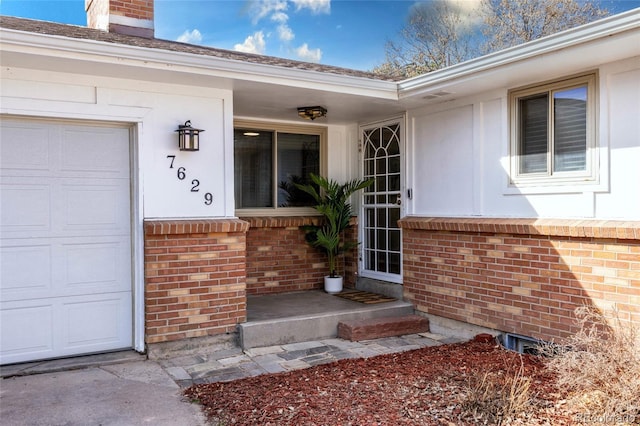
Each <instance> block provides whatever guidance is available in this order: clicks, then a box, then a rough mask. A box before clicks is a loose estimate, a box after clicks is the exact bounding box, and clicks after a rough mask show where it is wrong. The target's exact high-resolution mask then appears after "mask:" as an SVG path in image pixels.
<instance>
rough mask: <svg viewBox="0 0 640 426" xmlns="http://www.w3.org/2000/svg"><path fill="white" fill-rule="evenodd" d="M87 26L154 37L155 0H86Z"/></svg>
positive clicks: (112, 31)
mask: <svg viewBox="0 0 640 426" xmlns="http://www.w3.org/2000/svg"><path fill="white" fill-rule="evenodd" d="M84 8H85V10H86V12H87V26H88V27H89V28H95V29H98V30H103V31H109V32H111V33H118V34H126V35H133V36H138V37H145V38H153V37H154V34H153V0H84Z"/></svg>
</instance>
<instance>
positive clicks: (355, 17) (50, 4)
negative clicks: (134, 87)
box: [0, 0, 640, 70]
mask: <svg viewBox="0 0 640 426" xmlns="http://www.w3.org/2000/svg"><path fill="white" fill-rule="evenodd" d="M422 1H433V0H422ZM476 1H477V0H462V2H461V3H463V4H468V5H469V6H472V5H473V4H474V3H475V2H476ZM415 2H416V1H413V0H377V1H376V0H374V1H371V0H156V2H155V35H156V37H157V38H162V39H167V40H179V41H185V42H188V43H193V44H201V45H206V46H213V47H218V48H222V49H230V50H243V51H247V52H252V53H260V54H265V55H272V56H279V57H285V58H290V59H298V60H303V61H309V62H319V63H322V64H326V65H336V66H342V67H347V68H354V69H360V70H370V69H372V68H373V67H374V66H376V65H379V64H380V63H382V62H383V61H384V46H385V43H386V42H387V41H388V40H391V39H394V38H395V37H397V35H398V33H399V31H400V29H401V28H402V27H403V25H404V23H405V20H406V17H407V15H408V13H409V10H410V8H411V7H412V5H413V4H414V3H415ZM601 4H602V5H603V6H605V7H607V8H608V9H609V10H611V11H612V12H614V13H620V12H622V11H625V10H629V9H633V8H636V7H640V0H602V1H601ZM0 12H1V13H2V14H3V15H11V16H20V17H25V18H33V19H42V20H47V21H54V22H61V23H67V24H75V25H86V16H85V12H84V0H0Z"/></svg>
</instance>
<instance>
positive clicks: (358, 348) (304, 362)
mask: <svg viewBox="0 0 640 426" xmlns="http://www.w3.org/2000/svg"><path fill="white" fill-rule="evenodd" d="M463 340H465V339H463V338H458V337H447V336H444V335H437V334H430V333H423V334H420V335H417V334H413V335H407V336H401V337H388V338H382V339H375V340H368V341H362V342H350V341H345V340H342V339H326V340H317V341H308V342H302V343H292V344H288V345H281V346H269V347H262V348H254V349H249V350H246V351H244V352H243V351H242V350H241V349H240V348H228V347H226V348H223V349H216V348H215V347H210V348H205V347H203V348H202V350H201V351H198V352H197V354H195V355H189V356H178V357H173V358H170V359H165V360H159V361H151V360H146V359H144V358H142V357H141V356H140V355H137V354H133V353H131V352H126V353H121V354H120V355H121V356H123V357H124V359H118V354H105V355H95V356H92V357H80V358H73V359H65V360H59V361H49V362H42V363H31V364H24V365H16V366H8V367H2V368H1V369H0V373H1V374H2V376H3V377H5V378H3V379H2V381H1V382H0V423H2V424H3V425H67V426H72V425H103V426H108V425H146V424H153V425H188V426H189V425H195V426H198V425H204V424H206V422H205V419H204V417H203V415H202V413H201V411H200V407H199V406H198V405H195V404H191V403H190V402H188V401H185V400H184V398H183V397H182V393H181V389H182V388H185V387H188V386H191V385H192V384H198V383H212V382H217V381H230V380H236V379H241V378H244V377H250V376H256V375H260V374H268V373H279V372H284V371H291V370H297V369H301V368H308V367H311V366H314V365H318V364H323V363H329V362H333V361H336V360H340V359H345V358H362V357H372V356H376V355H381V354H387V353H394V352H401V351H406V350H411V349H418V348H422V347H426V346H436V345H440V344H444V343H454V342H459V341H463ZM78 368H80V369H78ZM47 371H49V372H47ZM33 373H40V374H33ZM21 374H31V375H26V376H21Z"/></svg>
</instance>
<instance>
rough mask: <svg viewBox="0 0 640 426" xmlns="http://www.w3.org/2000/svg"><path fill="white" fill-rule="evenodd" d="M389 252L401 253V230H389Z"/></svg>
mask: <svg viewBox="0 0 640 426" xmlns="http://www.w3.org/2000/svg"><path fill="white" fill-rule="evenodd" d="M389 250H393V251H398V252H399V251H400V230H399V229H391V230H389Z"/></svg>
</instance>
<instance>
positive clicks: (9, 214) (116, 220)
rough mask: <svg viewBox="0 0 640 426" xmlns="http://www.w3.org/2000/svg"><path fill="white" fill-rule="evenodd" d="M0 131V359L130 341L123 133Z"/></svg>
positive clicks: (32, 125)
mask: <svg viewBox="0 0 640 426" xmlns="http://www.w3.org/2000/svg"><path fill="white" fill-rule="evenodd" d="M1 131H2V133H1V135H0V292H1V293H0V296H1V303H0V315H1V316H0V327H1V330H0V331H1V332H2V334H1V336H0V339H1V340H0V364H9V363H14V362H24V361H31V360H37V359H45V358H54V357H61V356H69V355H78V354H85V353H91V352H102V351H107V350H113V349H122V348H130V347H131V346H132V318H133V314H132V309H133V308H132V306H133V305H132V300H131V287H132V279H131V264H132V261H131V231H130V228H131V225H130V224H131V219H130V218H131V214H130V211H131V210H130V175H129V130H128V129H126V128H119V127H102V126H99V125H78V124H69V123H65V122H53V121H50V122H45V121H32V120H17V119H3V120H2V125H1Z"/></svg>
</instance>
